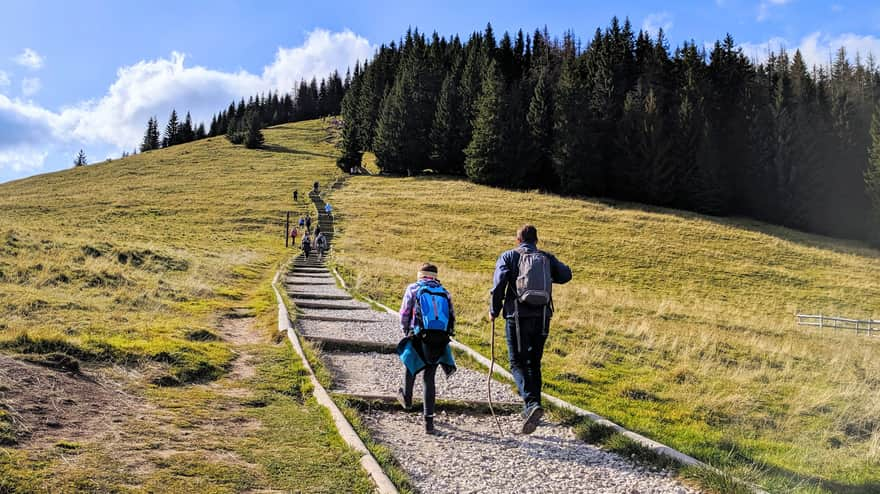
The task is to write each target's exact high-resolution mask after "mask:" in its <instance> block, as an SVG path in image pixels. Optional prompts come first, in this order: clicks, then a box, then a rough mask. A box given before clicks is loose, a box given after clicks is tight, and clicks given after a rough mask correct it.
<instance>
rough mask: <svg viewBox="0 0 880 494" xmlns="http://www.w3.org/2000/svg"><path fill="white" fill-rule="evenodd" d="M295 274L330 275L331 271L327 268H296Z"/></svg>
mask: <svg viewBox="0 0 880 494" xmlns="http://www.w3.org/2000/svg"><path fill="white" fill-rule="evenodd" d="M293 272H294V273H308V274H330V271H329V270H328V269H327V268H305V267H300V266H295V267H294V268H293Z"/></svg>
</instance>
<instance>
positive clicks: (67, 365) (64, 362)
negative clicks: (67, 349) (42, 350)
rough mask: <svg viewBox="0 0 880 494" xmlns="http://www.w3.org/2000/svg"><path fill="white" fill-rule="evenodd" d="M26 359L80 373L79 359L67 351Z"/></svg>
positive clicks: (33, 362) (34, 362)
mask: <svg viewBox="0 0 880 494" xmlns="http://www.w3.org/2000/svg"><path fill="white" fill-rule="evenodd" d="M24 360H25V361H27V362H30V363H32V364H37V365H42V366H43V367H48V368H50V369H56V370H60V371H64V372H71V373H74V374H79V360H77V359H75V358H73V357H71V356H70V355H67V354H65V353H60V352H52V353H48V354H45V355H38V356H32V357H25V358H24Z"/></svg>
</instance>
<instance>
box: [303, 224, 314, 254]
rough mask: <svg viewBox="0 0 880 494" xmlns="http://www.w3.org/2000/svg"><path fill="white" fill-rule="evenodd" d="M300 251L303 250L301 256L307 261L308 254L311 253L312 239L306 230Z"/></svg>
mask: <svg viewBox="0 0 880 494" xmlns="http://www.w3.org/2000/svg"><path fill="white" fill-rule="evenodd" d="M302 249H303V255H305V256H306V259H308V258H309V254H311V253H312V239H311V237H310V236H309V231H308V230H306V232H305V233H304V234H303V240H302Z"/></svg>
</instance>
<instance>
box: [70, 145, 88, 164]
mask: <svg viewBox="0 0 880 494" xmlns="http://www.w3.org/2000/svg"><path fill="white" fill-rule="evenodd" d="M88 164H89V162H88V160H87V159H86V153H84V152H83V150H82V149H80V150H79V153H77V155H76V158H74V160H73V166H85V165H88Z"/></svg>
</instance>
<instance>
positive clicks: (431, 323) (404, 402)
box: [397, 263, 455, 434]
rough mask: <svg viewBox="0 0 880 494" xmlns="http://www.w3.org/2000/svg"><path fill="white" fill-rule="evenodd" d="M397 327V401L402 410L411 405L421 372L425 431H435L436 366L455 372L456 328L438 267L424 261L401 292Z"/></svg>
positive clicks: (450, 304)
mask: <svg viewBox="0 0 880 494" xmlns="http://www.w3.org/2000/svg"><path fill="white" fill-rule="evenodd" d="M400 329H401V330H403V334H404V338H403V339H402V340H401V341H400V343H399V344H398V345H397V355H398V356H399V357H400V360H401V361H402V362H403V364H404V372H403V387H402V388H398V390H397V401H398V402H399V403H400V405H401V406H403V408H404V409H405V410H409V409H410V408H412V399H413V386H414V385H415V382H416V376H417V375H418V373H419V372H424V374H423V376H422V378H423V381H424V392H425V395H424V400H423V411H424V415H425V432H426V433H427V434H434V433H435V431H434V403H435V397H436V388H435V385H434V378H435V377H436V375H437V366H438V365H439V366H442V367H443V371H444V372H445V373H446V377H447V378H449V376H451V375H452V374H453V373H454V372H455V360H454V359H453V358H452V350H451V349H450V348H449V338H450V337H451V336H453V334H454V330H455V311H454V310H453V309H452V297H451V296H450V295H449V292H447V291H446V289H445V288H443V285H441V284H440V280H438V279H437V266H434V265H433V264H428V263H425V264H423V265H422V267H421V268H420V269H419V272H418V281H416V282H415V283H413V284H411V285H409V286H408V287H406V290H405V291H404V292H403V302H401V304H400Z"/></svg>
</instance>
